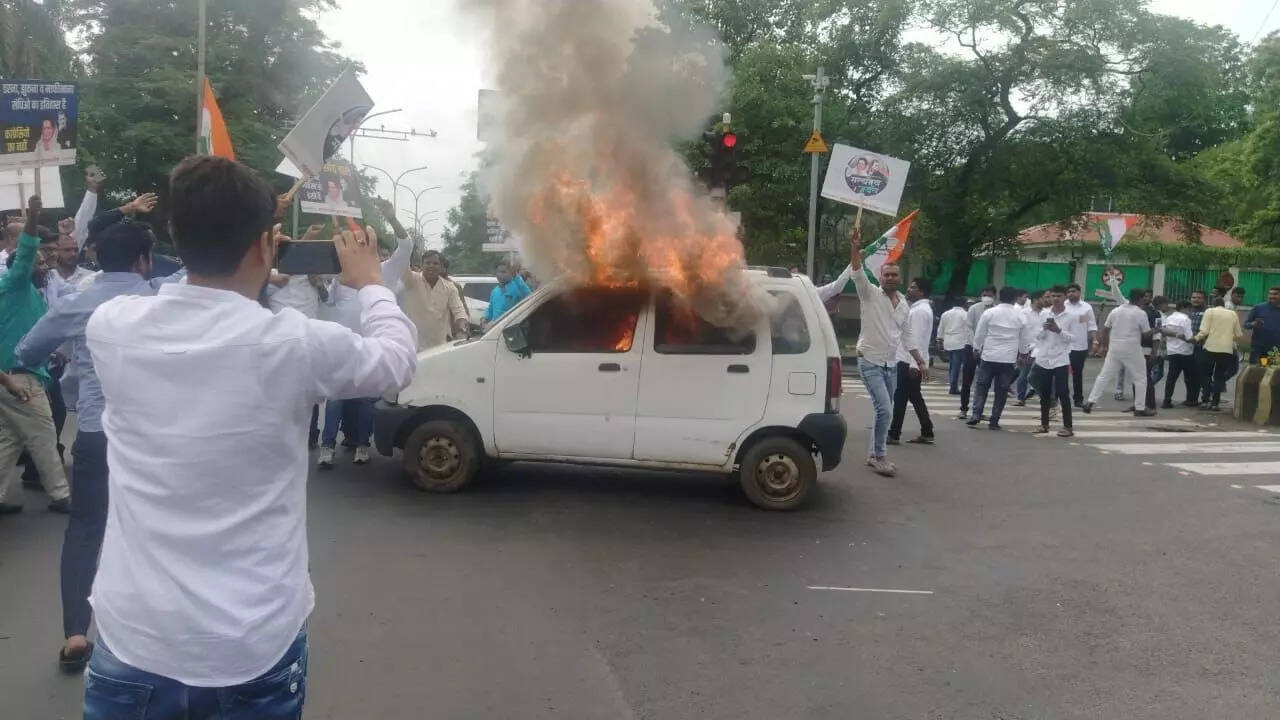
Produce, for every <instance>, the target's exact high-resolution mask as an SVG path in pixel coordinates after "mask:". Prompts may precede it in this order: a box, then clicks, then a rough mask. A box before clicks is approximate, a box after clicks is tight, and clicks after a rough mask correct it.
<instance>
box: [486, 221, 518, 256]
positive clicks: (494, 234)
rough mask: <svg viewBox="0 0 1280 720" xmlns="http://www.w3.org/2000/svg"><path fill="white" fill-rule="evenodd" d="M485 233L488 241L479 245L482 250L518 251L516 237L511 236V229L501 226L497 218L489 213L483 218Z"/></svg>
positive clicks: (496, 251)
mask: <svg viewBox="0 0 1280 720" xmlns="http://www.w3.org/2000/svg"><path fill="white" fill-rule="evenodd" d="M485 234H486V235H487V236H488V238H489V242H487V243H484V244H483V245H481V247H480V249H481V250H482V251H484V252H494V253H505V252H520V248H519V247H518V244H517V243H516V239H515V238H514V237H512V235H511V231H509V230H507V228H506V227H505V226H503V224H502V222H500V221H499V220H498V218H496V217H494V216H492V215H490V216H488V217H487V218H486V219H485Z"/></svg>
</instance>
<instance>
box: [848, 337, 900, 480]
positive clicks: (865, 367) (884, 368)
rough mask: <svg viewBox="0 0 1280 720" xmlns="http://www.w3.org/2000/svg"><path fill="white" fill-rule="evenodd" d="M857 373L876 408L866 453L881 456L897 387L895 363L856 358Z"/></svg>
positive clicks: (891, 419) (887, 436)
mask: <svg viewBox="0 0 1280 720" xmlns="http://www.w3.org/2000/svg"><path fill="white" fill-rule="evenodd" d="M858 374H859V375H861V376H862V384H863V385H865V386H866V388H867V394H868V395H870V396H871V404H872V405H873V406H875V409H876V425H875V429H874V430H872V432H871V442H870V443H869V446H870V447H869V449H868V451H867V454H868V455H869V456H871V457H878V458H882V457H884V454H885V449H884V448H885V441H886V440H888V439H889V424H890V423H891V422H892V421H893V394H894V393H895V392H896V391H897V389H898V367H897V363H894V364H893V365H876V364H875V363H871V362H867V361H866V360H863V359H862V358H858Z"/></svg>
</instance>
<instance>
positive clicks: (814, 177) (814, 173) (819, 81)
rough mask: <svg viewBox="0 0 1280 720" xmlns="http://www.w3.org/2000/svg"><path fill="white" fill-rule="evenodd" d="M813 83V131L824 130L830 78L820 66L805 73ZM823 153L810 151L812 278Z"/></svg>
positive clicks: (809, 258) (809, 267)
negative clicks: (823, 113)
mask: <svg viewBox="0 0 1280 720" xmlns="http://www.w3.org/2000/svg"><path fill="white" fill-rule="evenodd" d="M804 77H805V79H806V80H809V81H810V83H811V84H812V85H813V131H814V132H821V131H822V96H823V93H825V92H826V90H827V85H828V84H829V83H830V78H828V77H827V76H826V74H825V73H824V72H823V69H822V67H821V66H819V67H818V74H816V75H805V76H804ZM820 156H821V153H810V157H811V158H812V159H811V160H810V161H809V162H811V163H813V164H812V166H811V167H810V169H809V252H808V254H807V255H806V256H805V257H806V259H805V269H806V271H807V273H808V275H809V277H810V278H812V277H813V245H814V239H815V237H816V235H817V231H818V158H819V157H820Z"/></svg>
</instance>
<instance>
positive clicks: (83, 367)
mask: <svg viewBox="0 0 1280 720" xmlns="http://www.w3.org/2000/svg"><path fill="white" fill-rule="evenodd" d="M154 243H155V237H154V236H153V235H152V233H151V229H150V228H149V227H148V226H146V225H144V224H141V223H134V222H120V223H117V224H115V225H112V226H111V227H110V228H108V229H107V230H106V231H105V232H103V233H102V235H101V236H99V237H98V239H97V247H98V262H99V264H101V266H102V273H101V274H100V275H98V277H97V278H95V279H94V282H93V285H91V286H89V288H88V289H86V290H85V291H84V292H80V293H76V294H74V295H70V296H67V297H65V298H63V299H62V300H61V301H60V302H59V303H58V304H57V305H55V306H54V307H53V309H52V310H50V311H49V312H48V313H46V314H45V315H44V317H42V318H40V321H39V322H37V323H36V324H35V326H34V327H32V328H31V330H30V332H28V333H27V334H26V336H25V337H23V338H22V341H21V342H19V343H18V346H17V350H16V355H17V358H18V361H19V362H22V363H24V364H30V363H34V362H38V361H39V360H40V359H41V358H45V357H48V356H49V354H50V353H51V352H53V349H54V348H56V347H59V346H61V345H62V344H63V343H67V342H69V343H70V344H71V362H72V364H73V367H74V368H75V377H76V379H77V382H78V389H79V392H78V393H77V398H76V418H77V420H78V422H79V431H78V432H77V434H76V441H75V445H74V446H72V448H71V458H72V479H73V480H74V481H75V494H76V501H75V504H74V505H73V506H72V508H71V517H70V520H69V521H68V523H67V532H66V535H65V536H64V537H63V541H62V628H63V634H64V637H65V638H66V641H65V644H64V646H63V648H62V650H61V652H59V654H58V659H59V661H60V663H61V665H62V668H63V669H64V670H66V671H67V672H80V671H82V670H84V664H85V662H86V661H87V660H88V659H89V654H90V653H91V652H92V650H91V646H90V644H89V640H88V637H87V634H88V632H89V619H90V617H91V612H92V611H91V610H90V607H89V589H90V588H91V587H92V586H93V576H94V573H95V571H96V570H97V565H98V552H99V550H101V549H102V535H103V532H104V531H105V530H106V525H107V436H106V434H105V433H104V432H103V430H102V409H103V406H104V400H103V396H102V386H101V385H100V384H99V383H98V375H97V372H95V370H94V368H93V358H92V357H90V355H89V348H88V346H87V345H86V344H85V338H84V331H85V325H87V324H88V322H89V317H90V316H91V315H93V311H94V310H96V309H97V308H98V306H99V305H101V304H103V303H105V302H106V301H108V300H110V299H112V298H114V297H118V296H120V295H154V294H156V288H157V287H159V285H160V284H162V283H164V282H168V281H172V280H176V279H178V278H179V277H180V276H181V275H182V274H184V273H185V271H181V270H180V271H179V272H178V274H177V275H174V276H170V277H168V278H164V279H160V280H151V281H148V280H146V279H145V278H146V276H147V275H148V274H150V272H151V248H152V245H153V244H154Z"/></svg>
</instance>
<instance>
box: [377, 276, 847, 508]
mask: <svg viewBox="0 0 1280 720" xmlns="http://www.w3.org/2000/svg"><path fill="white" fill-rule="evenodd" d="M747 272H750V273H752V274H754V275H756V276H758V277H757V278H755V279H756V280H758V281H759V282H760V283H761V285H762V286H763V288H764V289H765V290H767V291H768V292H769V293H771V294H772V295H774V296H775V298H777V300H778V302H777V309H776V311H775V312H774V313H772V317H768V318H762V319H761V320H760V321H759V322H758V323H757V325H756V327H755V328H752V329H751V330H749V331H743V332H737V333H735V332H730V331H726V330H724V329H722V328H718V327H715V326H712V325H710V324H708V323H706V322H704V321H702V320H701V319H700V318H698V317H697V315H696V314H695V313H693V312H692V311H691V310H689V309H688V307H687V306H686V305H684V304H683V303H681V302H680V301H678V300H677V299H676V298H675V297H674V296H673V295H672V294H671V293H670V292H669V291H666V290H657V291H651V290H647V289H638V288H596V287H587V288H572V287H567V286H565V285H563V284H559V283H550V284H548V285H546V286H544V287H542V288H539V289H538V290H537V291H536V292H535V293H534V294H533V295H531V296H530V297H529V298H528V299H527V300H525V301H524V302H523V303H521V304H520V305H519V306H517V307H516V308H515V309H513V310H512V311H511V312H509V313H507V315H506V316H505V317H503V318H502V319H500V320H499V321H498V322H497V323H495V324H494V326H493V327H492V328H491V329H490V330H489V331H488V332H487V333H485V334H484V335H483V336H481V337H479V338H477V339H474V340H464V341H458V342H454V343H451V344H447V345H444V346H441V347H437V348H432V349H431V350H427V351H425V352H423V353H422V354H421V355H420V356H419V358H418V370H417V374H416V375H415V376H414V378H413V380H412V382H411V383H410V384H409V386H408V387H407V388H405V389H404V390H403V391H402V392H401V393H400V394H399V397H398V398H397V401H396V402H394V403H391V402H386V401H379V403H378V406H377V410H376V416H375V422H374V428H375V442H376V445H377V447H378V450H379V451H380V452H381V453H382V454H383V455H391V454H392V453H393V452H394V449H395V448H402V449H403V450H404V467H405V470H406V471H407V472H408V474H409V475H410V477H411V478H412V479H413V481H414V483H415V484H416V485H417V486H418V487H420V488H422V489H424V490H430V491H437V492H450V491H455V490H458V489H460V488H462V487H464V486H465V485H467V484H468V483H470V482H471V481H472V480H473V479H474V478H475V477H476V474H477V473H478V472H479V470H480V469H481V466H482V465H484V464H485V463H486V461H499V462H500V461H520V460H531V461H540V462H557V463H572V464H584V465H613V466H623V467H638V468H656V469H685V470H701V471H714V472H723V473H726V474H731V473H735V472H736V473H738V475H739V480H740V482H741V485H742V488H743V490H744V491H745V493H746V495H747V497H748V498H749V499H750V500H751V502H753V503H755V504H756V505H758V506H760V507H763V508H767V509H773V510H790V509H792V508H795V507H798V506H800V505H801V504H802V503H803V502H804V501H805V500H806V498H807V497H808V496H809V495H810V493H811V492H812V491H813V488H814V485H815V483H816V482H817V476H818V467H819V464H820V465H821V468H822V469H823V470H831V469H832V468H834V467H836V465H837V464H839V462H840V455H841V452H842V451H843V448H844V442H845V435H846V432H847V428H846V425H845V420H844V417H843V416H842V415H841V414H840V393H841V376H840V353H839V349H838V345H837V343H836V335H835V331H834V329H833V328H832V325H831V320H830V318H829V317H828V316H827V313H826V312H825V311H824V309H823V306H822V301H821V300H820V299H819V298H818V294H817V292H816V290H815V289H814V287H813V284H812V283H810V282H809V280H808V279H807V278H805V277H795V276H792V275H791V274H790V273H789V272H787V271H786V270H783V269H780V268H772V269H769V270H767V271H766V270H756V269H753V270H748V271H747ZM815 458H816V459H815Z"/></svg>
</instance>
